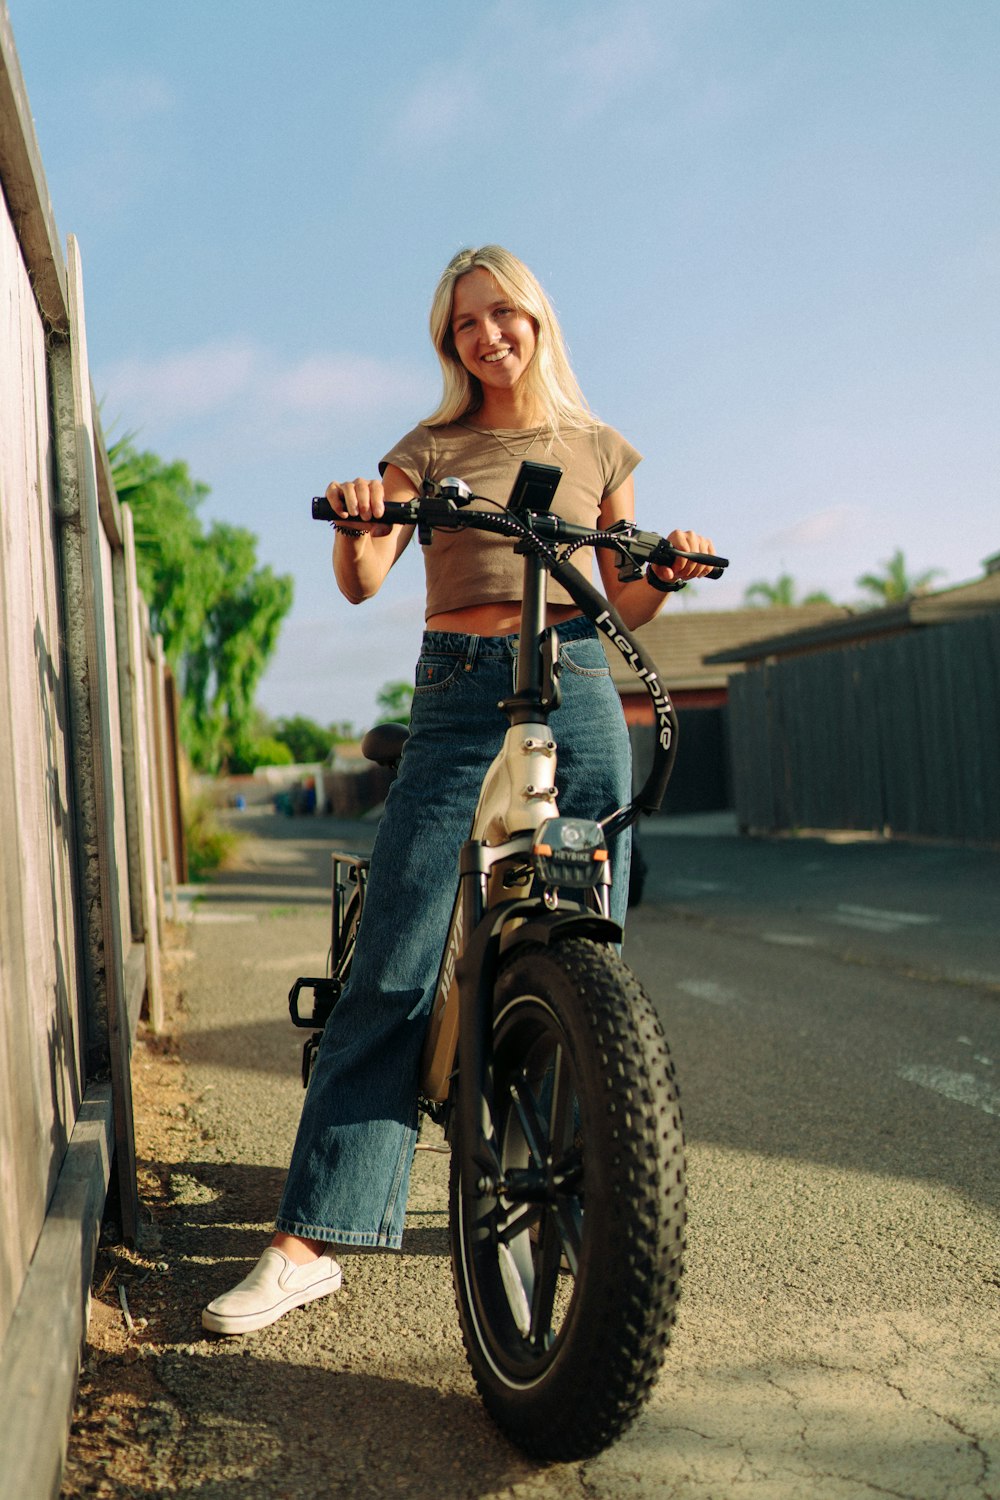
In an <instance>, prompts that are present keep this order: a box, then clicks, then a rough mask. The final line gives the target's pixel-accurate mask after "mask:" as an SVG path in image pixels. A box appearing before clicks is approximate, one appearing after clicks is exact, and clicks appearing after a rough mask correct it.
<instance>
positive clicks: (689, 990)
mask: <svg viewBox="0 0 1000 1500" xmlns="http://www.w3.org/2000/svg"><path fill="white" fill-rule="evenodd" d="M677 988H678V989H679V990H683V991H684V993H685V995H693V996H694V998H695V999H696V1000H707V1001H708V1003H709V1005H732V1003H733V1001H734V1000H738V999H739V998H740V997H739V995H738V994H737V993H736V991H735V990H728V989H726V987H725V985H723V984H716V983H715V980H714V979H678V981H677Z"/></svg>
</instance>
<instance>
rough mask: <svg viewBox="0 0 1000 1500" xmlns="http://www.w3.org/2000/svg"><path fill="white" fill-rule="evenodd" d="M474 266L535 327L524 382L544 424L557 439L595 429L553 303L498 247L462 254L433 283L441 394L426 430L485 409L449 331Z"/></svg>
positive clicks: (479, 390) (478, 387) (524, 269)
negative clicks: (570, 431)
mask: <svg viewBox="0 0 1000 1500" xmlns="http://www.w3.org/2000/svg"><path fill="white" fill-rule="evenodd" d="M477 267H478V268H481V269H482V270H484V271H488V272H489V274H490V275H491V276H492V277H493V280H494V281H495V282H496V283H497V286H498V287H499V288H500V290H501V292H502V293H503V294H504V296H505V297H509V298H510V300H511V303H512V304H513V306H514V307H516V308H517V309H518V311H519V312H523V313H527V314H528V316H529V317H530V318H531V320H532V322H533V323H534V325H535V332H536V338H537V343H536V345H535V353H534V356H533V358H532V360H531V363H530V364H529V366H528V368H527V370H526V371H525V373H524V377H523V378H524V380H525V382H526V389H527V390H528V392H529V394H530V395H531V396H533V397H534V400H535V402H536V404H537V405H538V406H539V407H540V409H541V411H542V412H543V414H544V419H545V421H546V422H547V424H548V425H549V426H550V427H551V428H552V429H553V431H554V432H555V433H556V434H558V432H559V429H560V428H561V427H590V426H593V424H594V422H595V420H596V419H595V417H594V414H593V412H592V411H591V410H590V407H589V406H588V405H587V401H586V398H585V397H584V394H583V392H582V391H581V389H580V387H579V385H578V384H577V379H576V376H575V375H574V374H573V371H572V369H571V368H570V363H569V356H568V355H567V353H566V345H565V343H564V342H563V336H562V332H561V330H560V328H559V323H558V320H557V318H556V315H555V311H554V310H553V307H552V304H551V302H550V301H549V299H548V297H547V296H546V295H545V292H544V291H543V290H542V287H541V286H540V284H539V282H538V280H537V278H536V277H535V276H534V275H533V274H532V272H531V271H529V270H528V267H527V266H526V265H525V264H524V262H523V261H521V260H518V258H517V256H516V255H512V254H511V253H510V251H509V250H505V249H504V248H503V246H502V245H483V246H481V247H480V248H479V249H478V250H472V249H469V250H460V251H459V252H458V254H457V255H455V256H453V257H452V259H451V260H450V261H449V262H448V264H447V266H446V267H445V269H444V272H443V274H442V276H441V280H440V281H439V282H438V284H437V289H436V291H435V293H434V300H433V302H432V303H431V317H430V325H431V340H432V342H433V344H434V348H435V350H436V351H437V357H438V360H439V361H440V364H441V373H442V375H443V377H444V391H443V393H442V396H441V402H440V404H439V405H438V407H437V408H436V409H435V410H434V411H433V412H432V413H431V415H430V416H429V417H425V418H424V426H425V427H444V426H446V425H447V423H449V422H457V421H460V420H461V418H462V417H466V416H470V415H471V414H472V413H473V412H476V411H478V410H479V408H480V407H481V406H482V404H483V390H482V386H481V385H480V383H479V381H478V380H477V379H476V377H475V376H474V375H472V374H470V373H469V371H468V370H467V369H466V368H465V366H464V365H463V364H462V361H461V360H460V359H459V357H458V354H457V352H456V350H455V341H454V338H453V337H452V331H451V319H452V307H453V304H454V300H455V286H456V283H457V282H458V280H459V278H460V277H462V276H466V275H468V273H469V272H470V271H473V270H475V269H477Z"/></svg>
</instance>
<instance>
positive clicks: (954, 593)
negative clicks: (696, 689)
mask: <svg viewBox="0 0 1000 1500" xmlns="http://www.w3.org/2000/svg"><path fill="white" fill-rule="evenodd" d="M998 562H1000V557H998V558H990V559H988V560H987V567H988V568H989V569H990V571H988V572H987V573H986V575H985V576H984V577H982V578H977V579H974V580H973V581H972V583H960V584H956V585H954V586H953V587H952V588H947V589H939V590H938V591H937V592H936V593H933V594H915V595H913V596H912V597H911V598H909V599H905V600H904V601H903V602H902V603H901V604H889V605H886V606H885V607H884V608H883V609H865V610H860V611H858V612H856V613H855V612H851V611H846V610H845V611H842V612H841V618H838V619H829V620H826V621H820V622H815V623H811V624H807V623H806V622H805V621H803V622H802V623H801V624H800V625H798V626H794V625H792V622H791V621H789V622H787V625H786V628H784V629H782V628H780V622H779V621H778V620H777V619H776V618H774V617H775V616H776V614H777V611H776V610H771V609H769V610H767V611H765V613H766V614H767V615H768V616H770V617H771V620H772V623H773V624H774V625H778V626H779V628H778V629H777V630H775V629H772V630H770V631H769V632H768V633H767V634H766V635H759V636H757V637H754V638H751V637H750V636H747V637H746V639H745V640H744V641H742V642H739V643H736V642H733V643H731V644H729V645H725V646H722V647H718V648H714V649H713V652H712V654H711V655H710V656H708V657H707V662H708V664H709V665H710V666H713V667H714V666H723V665H727V666H730V667H733V666H739V665H741V664H743V663H745V662H749V661H760V660H761V659H762V658H763V657H765V656H790V655H795V654H796V653H797V652H800V651H813V650H816V649H818V648H821V647H824V646H840V645H843V644H844V643H845V642H847V641H854V640H868V639H870V638H871V637H873V636H878V635H888V634H895V633H898V632H899V631H901V630H910V629H913V628H915V627H919V626H924V625H942V624H945V623H947V622H948V621H950V620H960V619H968V618H969V617H970V616H972V615H982V614H987V613H989V612H990V611H992V610H995V609H1000V567H997V566H996V564H997V563H998ZM991 565H992V566H991ZM788 625H792V628H791V629H789V628H787V626H788Z"/></svg>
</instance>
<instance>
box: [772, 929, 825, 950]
mask: <svg viewBox="0 0 1000 1500" xmlns="http://www.w3.org/2000/svg"><path fill="white" fill-rule="evenodd" d="M761 938H762V939H763V941H764V942H765V943H777V944H778V945H779V947H781V948H815V946H816V939H815V938H814V937H809V935H808V934H807V933H804V932H762V933H761Z"/></svg>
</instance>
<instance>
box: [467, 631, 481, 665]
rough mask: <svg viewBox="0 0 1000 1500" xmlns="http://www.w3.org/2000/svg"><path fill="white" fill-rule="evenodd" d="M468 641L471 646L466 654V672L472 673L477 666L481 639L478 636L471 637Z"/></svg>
mask: <svg viewBox="0 0 1000 1500" xmlns="http://www.w3.org/2000/svg"><path fill="white" fill-rule="evenodd" d="M467 639H468V642H469V646H468V650H467V651H466V653H465V670H466V671H467V672H471V671H472V669H473V667H474V666H475V665H476V657H477V656H478V654H479V637H478V635H470V636H468V637H467Z"/></svg>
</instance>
